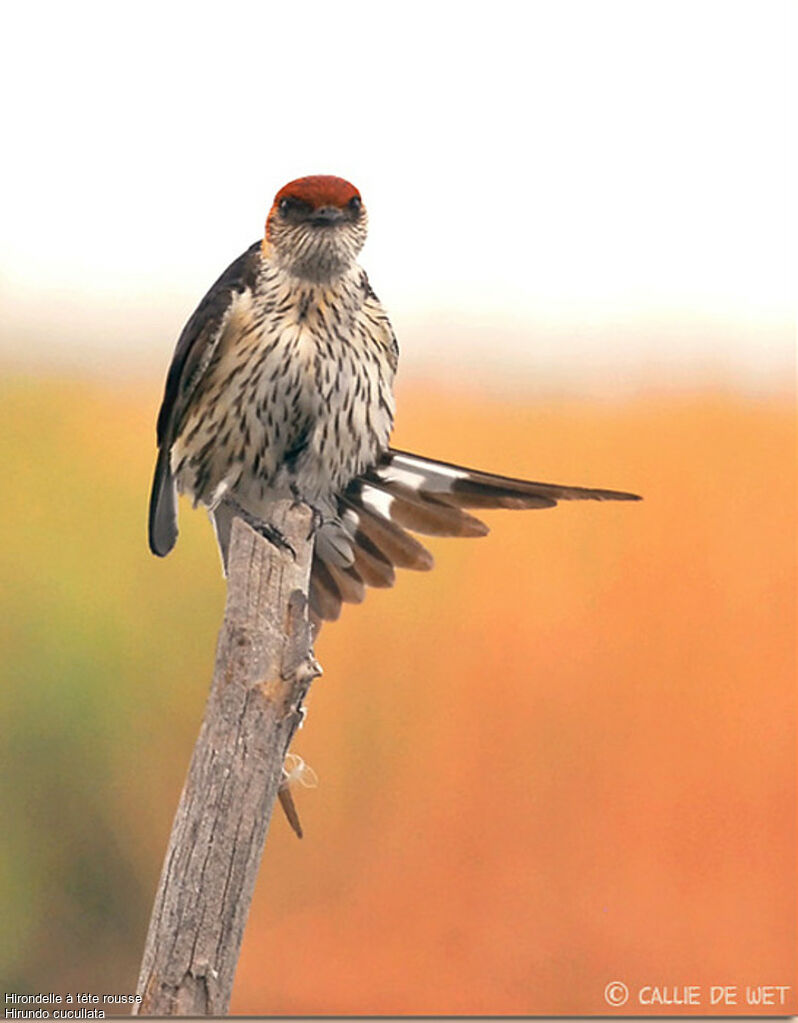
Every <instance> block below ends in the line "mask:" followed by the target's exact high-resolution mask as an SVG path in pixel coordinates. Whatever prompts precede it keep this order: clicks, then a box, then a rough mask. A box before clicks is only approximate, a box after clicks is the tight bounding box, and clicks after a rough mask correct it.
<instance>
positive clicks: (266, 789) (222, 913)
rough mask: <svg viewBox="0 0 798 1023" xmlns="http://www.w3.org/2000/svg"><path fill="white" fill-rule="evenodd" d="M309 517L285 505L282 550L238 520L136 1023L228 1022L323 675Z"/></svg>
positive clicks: (277, 522)
mask: <svg viewBox="0 0 798 1023" xmlns="http://www.w3.org/2000/svg"><path fill="white" fill-rule="evenodd" d="M310 523H311V517H310V511H309V510H308V509H307V508H306V507H304V506H302V505H300V506H292V504H291V502H289V501H284V502H280V503H279V504H277V505H275V511H274V515H273V517H272V519H271V524H272V525H274V526H276V527H277V528H278V529H280V531H281V532H282V533H283V535H284V536H285V537H286V539H287V540H288V541H289V543H290V544H291V545H292V547H293V548H294V551H295V553H296V557H295V558H294V557H292V555H291V553H290V552H287V551H285V550H278V549H277V548H276V547H274V546H272V545H271V544H270V543H268V542H267V541H266V540H264V539H263V538H262V537H261V536H259V535H258V534H256V533H255V532H253V530H252V529H251V528H250V527H249V526H248V525H246V524H245V523H244V522H242V521H241V520H240V519H236V520H235V522H234V523H233V529H232V538H231V547H230V561H229V570H228V588H227V604H226V607H225V615H224V622H223V624H222V628H221V631H220V634H219V642H218V646H217V652H216V664H215V669H214V675H213V682H212V685H211V691H210V695H209V698H208V703H207V706H206V709H205V716H204V720H203V723H202V727H201V729H200V734H199V737H198V739H197V742H196V745H195V747H194V753H193V755H192V758H191V764H190V767H189V771H188V777H187V779H186V783H185V786H184V788H183V792H182V795H181V797H180V803H179V805H178V808H177V813H176V815H175V819H174V824H173V826H172V834H171V837H170V839H169V846H168V849H167V852H166V857H165V860H164V865H163V869H162V871H161V879H160V883H159V885H158V892H157V895H156V898H155V905H154V907H153V911H152V918H151V920H150V927H149V932H148V934H147V941H146V945H145V950H144V956H143V960H142V965H141V973H140V976H139V983H138V993H139V994H140V995H141V996H142V1002H141V1004H140V1005H139V1006H138V1010H137V1011H138V1014H139V1015H158V1016H172V1015H192V1016H193V1015H223V1014H224V1013H226V1012H227V1008H228V1004H229V1001H230V994H231V991H232V986H233V979H234V976H235V970H236V964H237V962H238V956H239V951H240V948H241V940H242V936H243V932H244V927H245V925H246V921H247V916H248V914H249V906H250V902H251V900H252V893H253V890H254V887H255V880H256V877H257V873H258V868H259V865H260V860H261V856H262V853H263V846H264V842H265V840H266V832H267V830H268V827H269V821H270V819H271V814H272V809H273V806H274V801H275V798H276V796H277V793H278V789H279V787H280V781H281V776H282V769H283V763H284V760H285V754H286V752H287V751H288V747H289V744H290V742H291V739H292V737H293V735H294V732H295V731H296V728H297V726H298V724H299V722H300V720H301V707H302V701H303V699H304V697H305V695H306V693H307V690H308V688H309V686H310V683H311V682H312V680H313V678H314V677H315V676H316V675H318V674H320V669H319V667H318V665H317V664H316V662H315V660H314V658H313V655H312V650H311V642H310V629H309V625H308V620H307V587H308V577H309V573H310V561H311V554H312V546H313V544H312V540H310V539H309V538H308V537H309V533H310Z"/></svg>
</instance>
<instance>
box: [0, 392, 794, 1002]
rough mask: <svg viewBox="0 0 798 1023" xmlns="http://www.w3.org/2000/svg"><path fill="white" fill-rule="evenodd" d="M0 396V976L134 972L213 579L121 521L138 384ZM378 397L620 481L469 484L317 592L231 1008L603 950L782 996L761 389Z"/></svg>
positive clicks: (654, 971)
mask: <svg viewBox="0 0 798 1023" xmlns="http://www.w3.org/2000/svg"><path fill="white" fill-rule="evenodd" d="M2 398H3V410H4V412H3V418H4V421H5V423H6V425H7V427H9V429H10V432H9V434H8V437H7V439H8V441H10V443H9V444H8V445H7V446H6V448H7V450H8V451H9V452H10V453H11V454H10V459H11V464H10V472H11V475H12V478H13V479H14V481H15V485H14V487H13V488H12V489H11V491H10V493H9V494H8V496H7V498H6V500H5V501H4V503H3V505H2V513H1V514H2V515H3V517H4V520H5V521H4V522H3V531H4V535H5V536H7V537H8V536H13V537H14V543H13V544H8V545H5V547H4V549H3V552H2V559H3V560H2V564H0V567H1V568H2V574H3V577H4V579H5V580H6V582H7V585H6V586H5V587H3V589H2V597H1V598H0V599H1V600H2V607H1V608H0V623H1V624H0V629H1V630H2V632H1V633H0V635H2V640H3V648H4V650H6V651H7V652H8V654H7V667H8V668H9V670H10V672H11V678H12V683H13V692H12V693H10V692H9V691H6V694H5V696H4V697H3V700H4V703H3V706H2V708H1V709H2V713H3V719H4V722H5V728H6V732H7V738H6V742H5V745H6V754H7V755H10V757H11V763H12V766H13V775H12V778H11V779H8V784H7V785H6V790H5V797H6V803H7V813H6V816H5V820H6V822H7V823H8V822H10V824H11V826H10V827H9V828H8V829H7V831H6V834H5V836H4V838H3V847H2V848H3V850H4V851H5V853H6V856H5V857H4V862H5V863H7V864H8V865H9V866H8V869H7V879H9V878H10V879H11V881H12V882H13V884H12V885H11V887H10V888H9V892H11V893H12V895H9V899H8V901H6V902H5V904H6V905H7V906H8V907H9V908H8V913H7V915H6V933H5V935H4V939H5V941H6V943H7V946H6V948H5V949H4V950H3V954H2V956H0V962H5V964H6V969H7V970H8V978H7V983H6V988H7V989H10V990H25V989H26V987H25V985H28V986H31V985H33V986H34V987H36V986H38V987H41V986H42V985H43V984H44V983H47V984H48V985H51V986H52V989H53V990H70V989H72V990H75V989H79V990H98V991H105V990H130V991H132V990H133V989H134V987H135V982H136V975H137V968H138V957H139V955H140V950H141V946H142V944H143V939H144V934H145V930H146V924H147V918H148V914H149V909H150V906H151V902H152V898H153V895H154V890H155V885H156V882H157V877H158V872H159V870H160V864H161V859H162V856H163V851H164V849H165V846H166V840H167V837H168V833H169V828H170V825H171V818H172V814H173V812H174V809H175V806H176V802H177V797H178V795H179V791H180V788H181V786H182V782H183V778H184V775H185V770H186V767H187V764H188V759H189V756H190V752H191V748H192V745H193V742H194V739H195V737H196V732H197V729H198V726H199V721H200V719H201V715H202V710H203V705H204V700H205V697H206V695H207V689H208V684H209V681H210V675H211V670H212V660H213V649H214V640H215V634H216V629H217V627H218V625H219V622H220V618H221V611H222V606H223V597H224V587H223V583H222V580H221V578H220V575H219V571H218V567H217V561H216V553H215V550H214V545H213V542H212V538H211V535H210V529H209V527H208V526H207V523H206V522H205V518H204V516H203V515H201V514H200V513H191V511H190V509H189V508H188V507H187V506H185V507H183V508H182V509H181V528H182V535H181V540H180V543H179V545H178V547H177V549H176V551H175V553H174V554H173V555H172V556H170V557H169V558H168V559H167V560H166V561H159V560H156V559H154V558H150V557H148V556H147V555H146V553H145V551H144V532H143V529H144V505H145V496H146V491H147V485H148V481H149V475H150V471H151V468H152V466H151V461H152V459H151V455H152V436H151V432H152V430H151V424H152V422H153V419H154V414H155V411H156V398H157V390H156V388H154V387H147V388H146V389H145V388H143V387H141V386H140V385H137V384H131V385H128V386H124V385H120V384H115V385H112V386H105V385H103V386H100V385H99V384H97V383H91V382H87V381H82V382H81V381H76V380H50V381H44V380H41V379H37V380H32V379H31V380H27V381H26V380H23V379H20V378H17V379H15V380H13V381H11V382H8V381H7V382H6V383H5V384H4V385H3V395H2ZM398 403H399V409H400V414H399V417H398V429H397V433H396V436H395V440H396V443H397V445H399V446H402V447H406V448H409V449H411V450H419V451H423V452H425V453H428V454H430V455H433V456H435V457H440V458H445V459H451V460H455V461H460V462H464V463H467V464H472V465H476V466H481V467H486V468H490V469H491V470H494V471H498V472H507V473H512V474H514V475H529V476H532V477H534V478H539V479H543V480H551V481H559V482H571V483H580V484H585V485H598V486H610V487H619V488H627V489H632V490H635V491H637V492H639V493H641V494H643V495H644V497H645V500H644V502H643V503H641V504H639V505H635V506H630V505H618V506H614V505H570V506H569V505H564V506H560V507H558V508H556V509H553V510H547V511H539V512H527V513H508V512H496V513H488V520H489V522H490V525H491V530H492V531H491V535H490V537H488V538H486V539H484V540H476V541H464V540H463V541H459V540H448V541H447V540H441V541H435V540H432V541H430V545H431V547H432V548H433V550H434V553H435V556H436V562H437V564H436V569H435V571H434V572H432V573H431V574H412V573H401V574H400V577H399V580H398V583H397V586H396V587H395V588H394V589H393V590H391V591H380V592H371V593H370V594H369V596H368V598H367V600H366V602H365V604H364V605H362V606H361V607H358V608H352V607H349V608H347V609H346V610H345V611H344V615H343V617H342V620H341V621H340V622H338V623H336V624H334V625H330V626H326V627H325V628H324V630H323V632H322V634H321V637H320V639H319V641H318V644H317V650H316V652H317V655H318V657H319V659H320V660H321V662H322V664H323V666H324V677H323V678H321V679H319V680H318V681H317V682H316V683H314V686H313V690H312V692H311V696H310V701H309V715H308V719H307V721H306V724H305V727H304V728H303V730H302V731H301V733H299V736H298V738H297V740H296V741H295V743H294V747H293V748H294V750H295V751H296V752H298V753H300V754H301V755H302V756H303V757H304V758H305V759H306V760H307V761H308V763H309V764H310V765H311V766H312V767H313V768H314V769H315V770H316V772H317V773H318V775H319V778H320V783H319V787H318V788H317V789H315V790H312V791H305V790H303V789H299V790H298V792H297V796H296V798H297V801H298V805H299V809H300V813H301V816H302V819H303V824H304V827H305V832H306V837H305V838H304V840H303V841H301V842H300V841H297V839H296V838H295V837H294V836H293V834H291V833H290V831H289V829H288V827H287V825H286V823H285V821H284V820H283V819H282V817H281V816H280V815H278V814H276V815H275V817H274V819H273V823H272V828H271V832H270V835H269V838H268V841H267V847H266V853H265V856H264V861H263V865H262V869H261V875H260V880H259V884H258V888H257V891H256V895H255V901H254V904H253V908H252V914H251V918H250V922H249V925H248V928H247V931H246V934H245V938H244V946H243V951H242V958H241V963H240V968H239V972H238V976H237V981H236V986H235V991H234V997H233V1002H232V1006H231V1010H232V1011H233V1012H235V1013H269V1014H272V1013H275V1014H314V1013H319V1014H322V1013H323V1014H339V1013H340V1014H376V1013H391V1014H411V1013H412V1014H437V1013H440V1014H461V1013H462V1014H491V1015H493V1014H504V1013H512V1014H518V1013H535V1014H542V1015H550V1014H558V1013H559V1014H565V1013H567V1014H604V1013H606V1012H607V1011H610V1010H609V1009H608V1006H607V1004H606V1002H605V1000H604V996H603V992H604V988H605V985H606V984H607V983H608V982H609V981H613V980H622V981H623V982H625V983H626V984H627V985H628V986H629V988H630V990H631V991H632V992H633V998H634V997H635V995H634V993H635V991H636V990H637V989H638V988H639V987H641V986H642V985H644V984H658V985H668V986H670V987H671V988H673V987H680V986H683V985H694V984H699V985H703V986H704V988H705V989H708V988H709V986H710V985H716V984H717V985H721V984H723V985H728V984H736V985H739V986H740V990H741V992H744V990H745V985H749V984H750V985H760V984H781V985H792V988H791V992H790V995H789V998H790V999H791V1002H790V1004H789V1005H788V1006H787V1009H789V1010H792V1011H795V1009H796V1003H795V984H796V976H795V961H796V944H795V907H796V882H795V862H796V821H795V710H796V707H795V702H796V700H795V662H794V646H793V636H794V628H795V621H796V616H795V612H796V607H795V585H794V579H795V553H796V551H795V522H794V514H795V482H796V480H795V460H794V457H793V456H794V444H795V435H794V425H795V424H794V413H793V405H792V402H791V399H790V397H789V396H788V395H786V394H785V395H783V396H782V397H778V396H771V397H770V398H768V399H763V398H744V397H741V396H740V395H734V394H732V393H723V392H721V391H717V392H711V391H706V392H703V393H697V394H693V395H688V394H682V395H674V394H658V393H656V392H653V391H652V392H651V393H648V394H645V393H641V394H639V395H638V396H637V397H634V398H630V399H629V400H627V401H625V402H618V403H615V404H600V403H597V402H588V403H585V402H578V401H574V400H561V401H556V400H554V399H548V400H543V399H537V400H534V401H533V400H521V399H518V400H517V401H510V402H508V401H507V399H506V397H503V396H499V395H497V396H496V397H493V396H491V394H490V393H489V391H488V390H484V389H483V390H482V391H480V392H476V391H475V392H473V393H472V394H470V395H469V394H463V393H462V392H457V393H454V392H452V393H448V394H447V393H446V392H441V391H435V390H431V389H429V388H424V387H422V386H420V385H418V384H411V385H408V386H406V387H403V388H400V391H399V397H398ZM7 471H9V470H7ZM55 498H57V500H56V499H55ZM13 893H15V894H13ZM14 985H18V986H16V987H15V986H14ZM742 997H743V995H742V994H741V998H742ZM619 1011H621V1012H623V1011H626V1012H629V1011H632V1012H633V1013H636V1014H645V1012H646V1011H655V1012H657V1011H659V1012H661V1011H662V1009H661V1007H659V1008H658V1007H656V1006H654V1007H653V1008H651V1009H648V1010H647V1009H646V1007H645V1006H640V1005H637V1004H634V1002H632V1003H630V1004H629V1005H627V1006H626V1008H625V1010H624V1009H621V1010H619ZM679 1011H680V1009H679V1007H678V1006H676V1007H674V1006H670V1007H668V1008H667V1012H668V1014H674V1013H675V1012H679ZM691 1011H694V1010H691ZM700 1011H701V1012H712V1011H721V1012H722V1013H723V1014H730V1013H731V1014H734V1013H735V1012H736V1013H740V1014H750V1013H751V1009H750V1007H748V1006H746V1005H745V1004H744V1003H741V1004H740V1005H738V1006H737V1007H736V1008H733V1007H732V1008H729V1007H723V1008H722V1009H721V1010H718V1009H714V1010H713V1009H711V1008H709V1007H707V1005H706V1003H704V1004H703V1005H702V1008H701V1010H700ZM760 1011H761V1010H760ZM765 1011H772V1012H774V1013H781V1014H783V1013H784V1012H785V1011H787V1010H786V1009H784V1008H780V1007H778V1006H777V1007H775V1008H773V1009H771V1010H765Z"/></svg>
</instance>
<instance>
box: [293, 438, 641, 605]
mask: <svg viewBox="0 0 798 1023" xmlns="http://www.w3.org/2000/svg"><path fill="white" fill-rule="evenodd" d="M639 500H640V498H639V497H638V496H637V495H636V494H630V493H627V492H625V491H620V490H599V489H593V488H591V487H570V486H562V485H560V484H555V483H536V482H534V481H532V480H521V479H513V478H512V477H509V476H497V475H495V474H493V473H488V472H480V471H479V470H476V469H466V468H464V467H462V466H459V465H451V464H450V463H448V462H439V461H436V460H435V459H432V458H422V457H420V456H419V455H413V454H410V453H409V452H407V451H397V450H395V449H392V448H391V449H389V450H388V451H386V452H385V453H384V454H383V455H382V457H381V458H380V461H379V462H378V463H377V464H376V465H375V466H373V468H371V469H369V470H368V471H367V472H365V473H363V475H362V476H358V477H357V478H356V479H354V480H352V482H351V483H350V484H349V486H348V487H347V489H346V492H345V493H344V494H343V495H342V496H341V497H340V498H339V500H338V514H339V517H340V520H341V522H342V524H343V527H344V529H345V530H346V532H347V533H348V534H349V536H350V537H351V538H352V546H353V550H354V562H353V564H352V565H351V566H349V567H347V568H342V567H340V566H339V565H336V564H333V563H331V562H330V561H327V560H325V559H324V557H323V556H320V555H319V551H318V545H317V551H316V554H315V556H314V560H313V567H312V572H311V585H310V604H311V616H312V618H313V620H314V622H317V623H318V624H320V623H321V621H322V620H326V621H334V620H335V619H337V618H338V616H339V615H340V613H341V605H342V603H344V602H346V603H360V602H361V601H362V600H363V598H364V596H365V587H366V586H372V587H387V586H392V585H393V582H394V577H395V572H394V569H395V568H410V569H415V570H417V571H425V570H428V569H430V568H432V565H433V559H432V555H431V554H430V552H429V551H428V550H427V549H426V547H424V546H423V545H422V544H421V543H419V541H418V540H416V539H415V537H412V536H410V534H409V533H407V532H406V530H408V529H409V530H412V531H413V532H415V533H422V534H427V535H429V536H484V535H485V534H486V533H487V532H488V527H487V526H486V525H485V524H484V522H481V521H480V520H479V519H478V518H475V517H474V516H473V515H469V514H468V512H466V511H464V510H463V509H465V508H516V509H524V508H552V507H554V505H556V504H557V502H558V501H639Z"/></svg>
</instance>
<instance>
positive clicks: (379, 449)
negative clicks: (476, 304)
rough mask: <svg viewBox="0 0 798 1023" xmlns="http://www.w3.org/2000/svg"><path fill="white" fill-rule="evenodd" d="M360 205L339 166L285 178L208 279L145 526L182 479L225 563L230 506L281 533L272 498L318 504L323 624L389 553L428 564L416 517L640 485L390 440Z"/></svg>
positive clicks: (478, 527) (170, 384) (390, 412)
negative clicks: (242, 243) (595, 481)
mask: <svg viewBox="0 0 798 1023" xmlns="http://www.w3.org/2000/svg"><path fill="white" fill-rule="evenodd" d="M367 228H368V214H367V210H366V206H365V204H364V202H363V198H362V196H361V194H360V192H359V190H358V189H357V188H356V187H355V186H354V185H352V184H351V183H350V182H349V181H346V180H345V179H343V178H340V177H336V176H333V175H310V176H307V177H301V178H298V179H296V180H294V181H290V182H289V183H288V184H287V185H285V186H284V187H283V188H281V189H280V190H279V191H278V192H277V194H276V196H275V198H274V202H273V203H272V205H271V208H270V209H269V212H268V216H267V218H266V226H265V232H264V235H263V237H262V238H260V239H258V240H257V241H256V242H255V243H253V244H252V245H251V246H250V247H249V248H248V249H247V250H246V251H245V252H243V253H242V254H241V255H240V256H239V257H238V259H236V260H235V261H234V262H233V263H231V264H230V266H228V268H227V269H226V270H225V271H224V273H222V275H221V276H220V277H219V279H218V280H217V281H216V283H215V284H213V285H212V286H211V288H210V290H209V291H208V292H207V294H206V295H205V297H204V298H203V299H202V301H201V302H200V304H199V305H198V307H197V309H196V310H195V312H194V313H193V314H192V316H191V317H190V318H189V320H188V322H187V323H186V325H185V327H184V328H183V331H182V333H181V334H180V337H179V339H178V341H177V346H176V348H175V351H174V355H173V357H172V361H171V365H170V366H169V370H168V373H167V378H166V385H165V389H164V396H163V401H162V404H161V407H160V412H159V414H158V421H157V429H156V435H157V447H158V454H157V461H156V467H155V475H154V479H153V484H152V491H151V497H150V508H149V544H150V548H151V550H152V551H153V553H154V554H157V555H159V556H162V557H163V556H165V555H166V554H168V553H169V551H171V550H172V548H173V547H174V545H175V542H176V540H177V535H178V527H177V496H178V494H179V493H181V494H185V495H187V496H188V497H189V498H191V500H192V501H193V503H194V506H195V507H196V506H197V505H201V506H204V507H205V508H206V509H207V511H208V513H209V515H210V518H211V520H212V523H213V526H214V529H215V533H216V538H217V541H218V545H219V549H220V554H221V559H222V567H223V571H224V572H225V574H226V571H227V560H228V552H229V546H230V534H231V527H232V522H233V520H234V519H235V518H236V517H240V518H243V519H244V520H245V521H246V522H248V523H249V524H250V525H251V526H253V528H255V529H257V530H258V531H259V532H260V533H261V534H262V535H264V536H266V537H267V539H269V540H270V541H271V542H272V543H275V544H277V545H278V546H281V545H284V544H285V541H284V538H283V537H282V536H281V535H280V534H279V533H278V531H277V530H275V529H274V527H272V526H270V525H269V522H268V520H269V508H270V506H271V505H272V504H273V502H275V501H277V500H281V499H286V498H291V499H293V500H295V501H301V502H304V503H306V504H308V505H309V506H310V507H311V509H312V510H313V516H314V545H313V555H312V563H311V573H310V583H309V592H308V601H309V615H310V618H311V620H312V622H313V623H314V626H315V627H316V628H317V629H318V628H319V627H320V626H321V623H322V622H324V621H334V620H336V619H337V618H338V617H339V615H340V613H341V608H342V605H343V604H344V603H353V604H357V603H360V602H361V601H362V600H363V599H364V596H365V591H366V588H367V587H389V586H392V585H393V583H394V581H395V574H396V569H398V568H404V569H413V570H418V571H425V570H429V569H431V568H432V567H433V559H432V555H431V554H430V552H429V550H428V549H427V548H426V547H425V546H424V545H423V544H422V543H421V541H420V540H418V538H417V537H416V536H415V535H414V534H422V535H428V536H449V537H457V536H460V537H478V536H484V535H485V534H486V533H487V532H488V527H487V526H486V525H485V524H484V523H483V522H482V520H481V519H479V518H477V517H476V516H475V515H473V514H471V512H472V511H473V510H483V509H492V508H510V509H530V508H551V507H553V506H555V505H556V504H557V503H558V502H559V501H579V500H594V501H637V500H639V499H640V498H639V496H638V495H636V494H633V493H627V492H624V491H617V490H605V489H596V488H592V487H581V486H566V485H561V484H553V483H538V482H534V481H531V480H526V479H516V478H511V477H508V476H501V475H497V474H494V473H490V472H483V471H480V470H476V469H470V468H466V467H464V466H460V465H455V464H451V463H449V462H445V461H439V460H436V459H434V458H429V457H426V456H422V455H417V454H412V453H411V452H408V451H403V450H399V449H397V448H394V447H392V446H391V445H390V437H391V432H392V429H393V423H394V412H395V405H394V396H393V383H394V377H395V374H396V370H397V363H398V358H399V347H398V343H397V339H396V335H395V333H394V330H393V327H392V326H391V322H390V320H389V318H388V315H387V313H386V312H385V309H384V308H383V306H382V304H381V302H380V300H379V299H378V298H377V295H376V294H375V292H374V290H373V288H372V286H371V284H370V282H369V278H368V276H367V274H366V272H365V270H363V269H362V267H361V266H360V265H359V263H358V256H359V254H360V251H361V249H362V248H363V244H364V242H365V240H366V234H367Z"/></svg>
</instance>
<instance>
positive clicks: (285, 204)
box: [277, 199, 291, 217]
mask: <svg viewBox="0 0 798 1023" xmlns="http://www.w3.org/2000/svg"><path fill="white" fill-rule="evenodd" d="M277 209H278V210H279V211H280V216H281V217H287V216H288V211H289V210H290V209H291V200H290V199H281V200H280V205H279V206H278V207H277Z"/></svg>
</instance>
